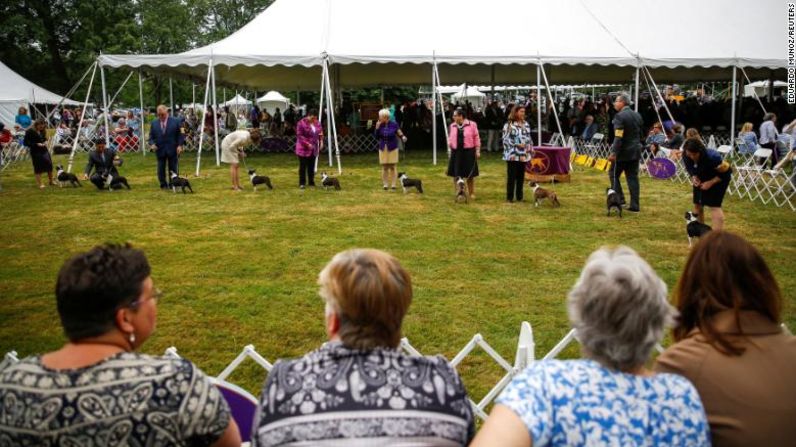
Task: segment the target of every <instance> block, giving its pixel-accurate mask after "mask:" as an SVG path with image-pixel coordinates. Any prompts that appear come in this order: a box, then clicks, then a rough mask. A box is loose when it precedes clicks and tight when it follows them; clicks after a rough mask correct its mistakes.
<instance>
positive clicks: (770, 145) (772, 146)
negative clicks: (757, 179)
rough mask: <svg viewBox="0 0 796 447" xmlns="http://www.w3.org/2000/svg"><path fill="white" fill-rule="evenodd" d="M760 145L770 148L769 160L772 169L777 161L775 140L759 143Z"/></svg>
mask: <svg viewBox="0 0 796 447" xmlns="http://www.w3.org/2000/svg"><path fill="white" fill-rule="evenodd" d="M760 147H763V148H766V149H771V157H769V160H771V169H774V166H776V165H777V163H779V152H778V151H777V143H776V141H769V142H768V143H766V144H761V145H760Z"/></svg>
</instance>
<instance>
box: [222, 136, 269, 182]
mask: <svg viewBox="0 0 796 447" xmlns="http://www.w3.org/2000/svg"><path fill="white" fill-rule="evenodd" d="M259 142H260V131H259V130H258V129H249V130H236V131H235V132H232V133H231V134H229V135H227V136H226V137H224V139H223V140H221V161H222V162H224V163H229V173H230V177H232V190H233V191H243V188H242V187H241V186H240V158H241V157H245V156H246V152H244V151H243V148H244V147H245V146H246V145H249V144H254V145H257V144H258V143H259Z"/></svg>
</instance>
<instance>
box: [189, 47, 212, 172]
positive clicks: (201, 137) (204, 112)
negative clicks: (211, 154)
mask: <svg viewBox="0 0 796 447" xmlns="http://www.w3.org/2000/svg"><path fill="white" fill-rule="evenodd" d="M212 67H213V59H210V61H208V63H207V81H205V98H204V100H203V101H202V122H201V123H199V148H198V149H197V150H196V176H197V177H199V165H200V164H201V163H202V143H203V142H204V138H205V118H206V116H207V101H208V96H209V95H210V70H212ZM194 113H196V112H194Z"/></svg>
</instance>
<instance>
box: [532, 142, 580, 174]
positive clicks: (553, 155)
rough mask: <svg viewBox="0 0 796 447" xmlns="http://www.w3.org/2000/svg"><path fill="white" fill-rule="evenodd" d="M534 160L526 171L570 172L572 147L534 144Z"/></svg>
mask: <svg viewBox="0 0 796 447" xmlns="http://www.w3.org/2000/svg"><path fill="white" fill-rule="evenodd" d="M533 151H534V154H533V160H531V162H530V163H528V164H527V165H526V166H525V172H527V173H530V174H535V175H564V174H569V154H570V153H571V152H572V148H569V147H550V146H541V147H540V146H534V148H533Z"/></svg>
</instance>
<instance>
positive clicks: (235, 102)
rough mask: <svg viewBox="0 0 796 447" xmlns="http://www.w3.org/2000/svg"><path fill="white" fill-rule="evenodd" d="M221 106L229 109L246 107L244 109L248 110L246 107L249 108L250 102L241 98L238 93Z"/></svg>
mask: <svg viewBox="0 0 796 447" xmlns="http://www.w3.org/2000/svg"><path fill="white" fill-rule="evenodd" d="M222 105H224V106H229V107H240V108H244V107H246V108H248V107H251V105H252V102H251V101H249V100H248V99H246V98H244V97H243V96H241V95H240V93H238V94H237V95H235V97H234V98H232V99H230V100H229V101H227V102H225V103H224V104H222Z"/></svg>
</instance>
